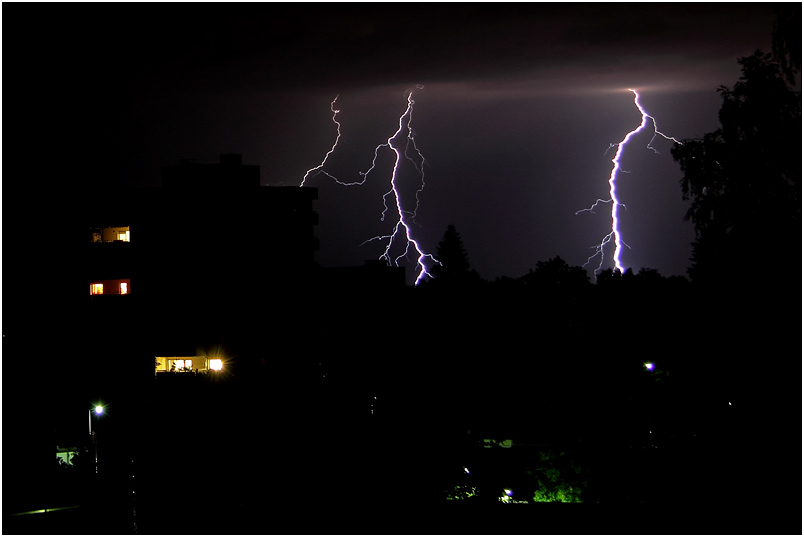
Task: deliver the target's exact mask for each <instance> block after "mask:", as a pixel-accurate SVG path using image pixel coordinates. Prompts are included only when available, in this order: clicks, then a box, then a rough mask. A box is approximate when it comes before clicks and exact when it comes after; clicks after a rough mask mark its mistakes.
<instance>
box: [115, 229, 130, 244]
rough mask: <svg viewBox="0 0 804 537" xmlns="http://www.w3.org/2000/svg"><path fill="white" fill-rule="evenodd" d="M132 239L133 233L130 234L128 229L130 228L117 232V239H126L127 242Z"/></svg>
mask: <svg viewBox="0 0 804 537" xmlns="http://www.w3.org/2000/svg"><path fill="white" fill-rule="evenodd" d="M130 239H131V235H129V231H128V230H125V231H120V232H118V234H117V240H121V241H125V242H130Z"/></svg>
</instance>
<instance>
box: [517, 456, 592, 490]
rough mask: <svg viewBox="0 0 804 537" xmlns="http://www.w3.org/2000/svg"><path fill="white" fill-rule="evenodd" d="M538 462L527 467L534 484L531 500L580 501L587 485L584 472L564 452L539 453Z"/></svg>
mask: <svg viewBox="0 0 804 537" xmlns="http://www.w3.org/2000/svg"><path fill="white" fill-rule="evenodd" d="M540 459H541V461H540V463H539V464H536V465H533V466H531V467H529V468H528V470H527V471H526V473H527V474H528V476H530V477H531V478H532V480H533V481H532V484H535V485H536V490H535V492H534V493H533V501H534V502H538V503H542V502H561V503H580V502H582V501H583V499H582V495H583V491H584V489H585V488H586V486H587V483H588V482H587V479H586V475H585V472H584V471H583V469H582V468H581V466H580V465H578V464H575V463H574V462H573V461H572V460H571V459H570V458H569V456H568V455H567V454H566V453H565V452H563V451H562V452H559V453H555V452H553V451H548V452H542V453H540Z"/></svg>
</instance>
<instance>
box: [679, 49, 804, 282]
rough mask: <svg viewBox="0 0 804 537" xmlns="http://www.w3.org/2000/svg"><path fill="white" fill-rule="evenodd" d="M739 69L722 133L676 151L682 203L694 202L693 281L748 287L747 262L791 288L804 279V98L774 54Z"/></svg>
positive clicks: (728, 91)
mask: <svg viewBox="0 0 804 537" xmlns="http://www.w3.org/2000/svg"><path fill="white" fill-rule="evenodd" d="M739 63H740V65H741V66H742V71H743V75H742V77H741V78H740V80H739V81H738V82H737V83H736V84H735V85H734V87H733V88H728V87H725V86H721V87H720V88H719V89H718V91H719V93H720V95H721V97H722V99H723V105H722V107H721V109H720V115H719V117H720V123H721V125H722V126H721V128H720V129H718V130H716V131H714V132H712V133H708V134H706V135H704V137H703V138H702V139H696V140H684V141H683V144H681V145H677V146H675V147H674V148H673V149H672V153H673V157H674V158H675V159H676V160H677V161H678V162H679V164H680V166H681V170H682V171H683V172H684V177H683V179H682V181H681V187H682V193H683V196H684V199H688V200H691V201H692V204H691V206H690V209H689V211H688V212H687V219H689V220H691V221H692V222H693V224H694V226H695V232H696V239H695V242H694V243H693V258H692V266H691V267H690V269H689V274H690V277H691V278H692V279H693V281H696V282H704V283H707V284H710V285H717V284H727V285H730V284H734V283H735V282H736V281H737V280H741V285H745V283H746V281H745V276H746V273H745V271H744V269H745V268H748V267H746V263H747V262H748V263H750V264H753V266H752V267H751V268H757V269H759V268H760V267H759V266H757V264H759V263H761V264H762V265H764V266H768V265H771V266H776V267H779V268H780V269H781V271H780V272H778V273H777V278H775V280H776V281H777V282H778V281H779V280H782V281H784V282H785V283H788V284H789V283H794V282H795V280H798V279H800V274H801V271H800V269H801V94H800V93H796V92H794V91H793V89H792V88H791V87H790V85H789V83H788V81H787V78H786V73H785V69H783V67H782V65H781V64H780V62H779V60H778V59H777V58H775V57H774V56H773V55H770V54H763V53H762V52H760V51H757V52H756V53H754V55H752V56H748V57H745V58H741V59H740V60H739ZM755 252H756V253H758V254H759V255H757V257H756V258H755V259H756V261H752V255H753V253H755Z"/></svg>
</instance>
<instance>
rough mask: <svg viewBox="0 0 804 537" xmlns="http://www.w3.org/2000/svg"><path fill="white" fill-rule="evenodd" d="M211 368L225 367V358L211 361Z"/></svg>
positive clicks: (215, 369) (219, 368) (217, 369)
mask: <svg viewBox="0 0 804 537" xmlns="http://www.w3.org/2000/svg"><path fill="white" fill-rule="evenodd" d="M209 368H210V369H212V370H213V371H220V370H221V369H223V360H221V359H220V358H214V359H212V360H210V361H209Z"/></svg>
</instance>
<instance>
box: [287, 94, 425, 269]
mask: <svg viewBox="0 0 804 537" xmlns="http://www.w3.org/2000/svg"><path fill="white" fill-rule="evenodd" d="M416 89H423V86H421V85H418V86H416ZM406 93H407V103H408V104H407V108H406V109H405V112H404V113H403V114H402V115H401V116H400V117H399V126H398V128H397V130H396V131H395V132H394V133H393V134H392V135H391V136H390V137H389V138H388V139H387V140H386V142H385V143H381V144H379V145H378V146H377V147H375V148H374V159H373V160H372V162H371V166H370V167H369V169H368V170H366V171H365V172H359V173H360V175H361V176H362V179H361V180H359V181H353V182H346V181H341V180H339V179H338V178H336V177H334V176H333V175H331V174H329V173H328V172H327V171H325V170H324V165H325V164H326V162H327V159H328V158H329V156H330V155H331V154H332V153H333V152H334V151H335V149H336V147H337V145H338V141H339V139H340V136H341V124H340V123H339V122H338V120H337V116H338V113H339V112H340V110H336V109H335V102H336V101H337V100H338V97H335V99H333V101H332V102H331V103H330V110H332V121H333V123H335V125H336V126H337V136H336V138H335V143H333V145H332V148H331V149H330V150H329V151H328V152H327V154H326V155H325V156H324V159H323V160H322V161H321V163H320V164H319V165H318V166H316V167H314V168H311V169H309V170H308V171H307V173H305V174H304V178H303V179H302V182H301V185H300V186H304V184H305V182H306V181H307V179H308V178H309V177H310V176H311V174H313V175H316V174H318V173H323V174H324V175H326V176H327V177H330V178H331V179H333V180H334V181H335V182H336V183H338V184H340V185H344V186H354V185H362V184H363V183H365V181H366V179H368V176H369V174H370V173H371V172H372V171H373V170H374V169H375V167H376V164H377V158H378V156H379V153H380V150H381V149H382V148H389V149H391V150H392V151H393V152H394V155H395V161H394V166H393V170H392V172H391V179H390V184H391V188H390V190H388V192H386V193H385V194H383V196H382V198H383V206H384V209H383V211H382V214H381V216H380V220H381V221H383V222H384V221H385V218H386V216H387V215H388V212H389V211H390V210H391V207H389V197H393V200H394V201H393V203H391V205H392V206H393V207H395V209H396V216H397V220H396V223H395V224H394V226H393V228H392V232H391V233H390V234H388V235H378V236H376V237H372V238H370V239H368V240H366V241H364V242H363V243H362V244H361V246H362V245H363V244H366V243H369V242H372V241H383V240H385V241H387V243H386V246H385V250H384V252H383V253H382V255H381V256H380V259H384V260H385V261H386V262H387V263H388V264H389V265H394V266H399V262H400V260H402V259H403V258H406V257H407V256H408V255H409V254H412V253H413V252H412V250H414V251H415V255H416V265H417V267H418V274H417V275H416V282H415V284H416V285H418V284H419V283H420V282H421V281H422V280H423V279H424V278H425V277H432V275H431V274H430V273H429V272H428V269H427V266H426V265H425V262H428V263H431V265H432V264H439V262H438V260H436V258H435V257H433V256H432V255H431V254H428V253H425V252H424V251H423V250H422V247H421V246H420V244H419V243H418V242H417V241H416V240H415V239H414V238H413V235H412V233H411V225H410V223H411V222H413V221H414V220H415V217H416V213H417V211H418V208H419V194H420V193H421V192H422V190H423V189H424V162H425V161H424V156H423V155H422V153H421V151H420V150H419V148H418V147H417V146H416V140H415V133H414V131H413V129H412V128H411V121H412V118H413V104H414V102H415V101H414V100H413V91H412V90H408V91H407V92H406ZM403 132H405V133H406V134H405V136H404V137H403V136H400V135H401V134H402V133H403ZM402 138H404V140H405V141H404V142H403V143H404V149H401V146H402V143H400V140H401V139H402ZM402 156H404V157H405V158H406V159H407V160H408V161H410V162H411V163H412V164H413V167H414V169H415V170H416V172H417V176H418V177H419V186H418V188H417V190H416V193H415V203H414V206H413V207H412V208H410V209H406V208H404V207H403V203H402V200H401V194H400V190H399V168H400V164H401V160H402ZM403 237H404V238H403ZM399 241H403V243H404V246H403V250H402V253H401V254H399V255H397V256H395V257H394V256H392V254H391V248H392V247H393V246H394V245H395V244H396V243H398V242H399Z"/></svg>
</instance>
